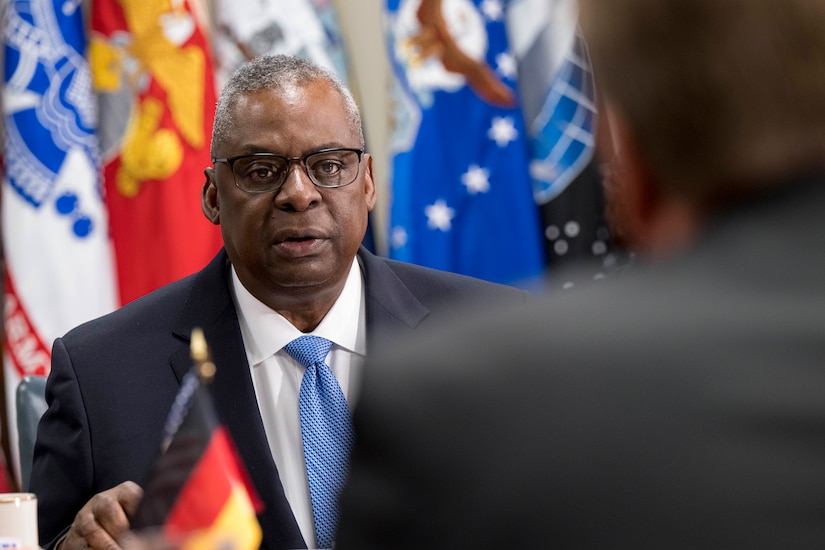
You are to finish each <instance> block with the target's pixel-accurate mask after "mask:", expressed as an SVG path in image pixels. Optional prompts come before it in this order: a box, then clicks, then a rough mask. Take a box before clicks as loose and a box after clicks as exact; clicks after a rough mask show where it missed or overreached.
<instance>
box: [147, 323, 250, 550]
mask: <svg viewBox="0 0 825 550" xmlns="http://www.w3.org/2000/svg"><path fill="white" fill-rule="evenodd" d="M192 355H193V359H194V362H195V365H194V367H193V368H192V370H191V371H190V372H189V373H188V374H187V375H186V376H185V377H184V379H183V382H182V384H181V389H180V391H179V392H178V395H177V397H176V399H175V402H174V403H173V405H172V409H171V411H170V413H169V416H168V418H167V421H166V426H165V427H164V436H163V444H162V449H161V454H160V456H159V457H158V459H157V461H156V462H155V464H154V465H153V467H152V470H151V473H150V476H149V480H148V481H147V482H146V483H145V484H144V491H145V493H144V497H143V500H142V501H141V503H140V506H139V508H138V510H137V512H136V513H135V517H134V518H133V520H132V528H133V529H135V530H137V531H142V530H147V529H159V530H160V533H161V535H162V536H163V537H164V539H166V540H167V541H169V542H171V543H173V544H174V545H175V546H176V547H180V548H183V549H185V550H206V549H216V548H222V549H223V548H232V549H233V550H246V549H250V550H252V549H256V548H258V547H259V546H260V543H261V537H262V534H261V527H260V525H259V524H258V520H257V517H256V512H257V511H259V510H260V507H261V504H260V501H259V499H258V497H257V495H256V493H255V491H254V489H253V488H252V486H251V484H250V482H249V480H248V477H247V474H246V471H245V469H244V466H243V463H242V461H241V459H240V457H239V456H238V454H237V452H236V450H235V447H234V444H233V443H232V440H231V438H230V436H229V434H228V432H227V431H226V429H225V428H224V427H223V426H222V425H221V424H220V422H219V420H218V417H217V413H216V411H215V408H214V404H213V403H212V399H211V396H210V394H209V391H208V390H207V387H206V386H205V383H207V382H208V381H210V380H211V378H212V376H213V375H214V368H215V367H214V364H213V363H212V362H211V360H210V359H209V356H208V351H207V348H206V342H205V340H204V339H203V334H202V333H201V332H200V330H199V329H196V330H195V331H193V334H192Z"/></svg>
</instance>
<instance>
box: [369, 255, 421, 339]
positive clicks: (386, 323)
mask: <svg viewBox="0 0 825 550" xmlns="http://www.w3.org/2000/svg"><path fill="white" fill-rule="evenodd" d="M358 261H359V262H360V264H361V268H362V269H363V271H364V280H365V282H366V284H365V288H366V292H365V294H366V316H367V352H368V353H369V352H370V351H372V350H373V349H374V347H375V342H376V341H380V339H381V337H382V336H381V335H383V334H384V333H387V332H393V333H399V332H402V333H403V332H404V331H409V330H412V329H414V328H416V327H417V326H418V325H419V324H420V323H421V322H422V321H423V320H424V319H425V318H426V317H427V316H428V315H429V314H430V310H429V309H428V308H427V307H426V306H425V305H424V304H422V303H421V301H420V300H419V299H418V298H417V297H416V296H415V294H413V293H412V291H411V290H410V289H409V288H408V287H407V285H406V284H404V282H403V281H401V279H399V278H398V276H397V275H396V274H395V272H394V271H393V270H392V269H391V268H390V267H389V265H388V264H387V261H386V260H384V259H383V258H379V257H377V256H375V255H373V254H372V253H370V252H369V251H368V250H367V249H365V248H364V247H361V250H359V251H358Z"/></svg>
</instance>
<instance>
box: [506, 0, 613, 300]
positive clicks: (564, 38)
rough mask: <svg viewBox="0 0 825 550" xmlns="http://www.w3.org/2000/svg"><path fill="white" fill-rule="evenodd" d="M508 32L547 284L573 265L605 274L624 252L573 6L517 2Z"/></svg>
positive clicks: (569, 0)
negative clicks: (597, 152)
mask: <svg viewBox="0 0 825 550" xmlns="http://www.w3.org/2000/svg"><path fill="white" fill-rule="evenodd" d="M508 28H509V30H510V36H512V37H513V50H514V53H515V56H516V60H517V66H518V74H519V79H518V80H519V89H520V91H521V94H522V99H523V104H522V106H523V110H524V117H525V120H526V124H527V129H528V145H529V151H530V176H531V180H532V184H533V192H534V195H535V199H536V202H537V203H538V204H539V205H540V206H539V208H540V212H541V220H542V228H543V234H544V247H545V253H546V257H547V259H548V260H547V261H548V273H549V274H550V277H549V279H550V280H551V281H553V280H555V276H556V275H557V274H560V275H563V276H566V275H567V273H568V272H570V271H569V270H567V269H566V268H568V267H573V266H574V265H575V267H577V268H579V271H576V273H588V274H589V275H588V276H592V277H596V278H598V277H601V276H603V275H604V274H606V273H607V272H610V271H612V270H613V269H614V268H616V267H617V266H618V264H619V263H621V260H620V258H621V252H620V251H618V250H617V249H616V247H615V246H614V245H613V241H612V239H611V235H610V231H609V230H608V227H607V222H606V218H605V214H604V206H605V203H604V196H603V192H602V181H601V174H600V173H599V170H598V166H597V165H596V163H595V162H594V160H593V153H594V149H595V132H596V117H597V107H596V90H595V84H594V80H593V73H592V70H591V67H590V59H589V56H588V53H587V46H586V44H585V42H584V40H583V38H582V36H581V34H580V32H579V29H578V10H577V5H576V2H575V0H551V1H548V0H513V2H512V3H511V7H510V10H509V13H508ZM583 264H586V265H587V266H588V267H587V269H584V267H583ZM559 282H560V284H562V285H564V284H569V283H570V281H567V280H566V279H564V278H562V279H559Z"/></svg>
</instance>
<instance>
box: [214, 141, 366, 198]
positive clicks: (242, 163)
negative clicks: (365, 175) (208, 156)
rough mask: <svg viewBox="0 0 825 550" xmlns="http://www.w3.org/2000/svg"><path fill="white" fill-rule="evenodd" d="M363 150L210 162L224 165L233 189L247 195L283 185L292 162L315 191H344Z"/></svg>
mask: <svg viewBox="0 0 825 550" xmlns="http://www.w3.org/2000/svg"><path fill="white" fill-rule="evenodd" d="M363 154H364V150H363V149H349V148H341V149H323V150H321V151H316V152H314V153H310V154H309V155H306V156H303V157H283V156H281V155H276V154H275V153H254V154H251V155H239V156H237V157H228V158H222V159H217V158H213V159H212V164H216V163H218V162H225V163H226V164H228V165H229V169H230V170H232V175H233V176H234V177H235V186H237V187H238V189H241V190H243V191H246V192H247V193H267V192H269V191H275V190H276V189H278V188H279V187H281V186H282V185H283V184H284V182H285V181H286V178H287V175H288V174H289V169H290V166H291V165H292V162H300V163H301V164H303V165H304V170H305V171H306V174H307V176H309V181H311V182H312V183H313V185H317V186H318V187H327V188H330V187H344V186H345V185H349V184H350V183H352V182H354V181H355V180H356V179H357V178H358V172H359V171H360V168H361V155H363Z"/></svg>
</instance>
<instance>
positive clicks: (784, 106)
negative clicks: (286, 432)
mask: <svg viewBox="0 0 825 550" xmlns="http://www.w3.org/2000/svg"><path fill="white" fill-rule="evenodd" d="M580 9H581V24H582V28H583V31H584V35H585V37H586V39H587V40H588V42H589V46H590V51H591V55H592V59H593V63H594V67H595V70H596V73H595V74H596V77H597V83H599V85H600V90H601V94H602V98H603V99H604V101H605V105H606V109H607V110H606V113H607V116H608V117H609V119H610V134H609V136H610V137H611V138H612V139H613V144H614V146H615V150H616V151H617V154H618V155H619V157H618V159H617V160H618V167H619V168H620V169H619V170H618V171H617V172H615V173H614V177H615V178H617V179H616V180H615V181H614V182H613V184H612V185H614V186H618V188H619V189H618V190H619V192H620V193H621V196H622V199H623V201H624V203H625V204H624V207H625V209H624V210H622V211H620V212H616V213H615V214H616V215H618V218H617V219H616V221H617V222H618V223H622V224H624V226H623V229H624V230H626V231H627V232H626V236H630V237H632V239H631V240H632V242H634V243H635V246H636V247H637V250H638V252H639V255H640V257H642V261H640V263H639V265H636V266H634V267H631V268H629V269H628V270H627V271H625V272H624V273H623V274H621V275H620V276H618V277H617V278H615V279H611V280H606V281H603V282H601V283H599V284H597V285H592V286H590V287H588V288H578V289H574V290H572V291H570V292H568V293H565V294H563V295H556V296H551V297H548V298H547V299H546V301H541V302H538V303H532V304H530V305H529V306H528V307H526V308H512V309H506V308H505V309H501V310H496V311H494V312H492V313H491V312H486V313H485V314H484V315H475V316H472V315H467V316H464V317H463V318H461V321H460V322H458V323H454V325H453V326H452V328H449V327H439V328H438V329H437V330H433V331H429V330H428V331H425V333H424V334H420V335H418V336H416V337H415V338H414V339H413V340H412V341H409V342H407V343H400V344H399V345H398V346H395V347H394V348H392V349H391V350H389V351H384V352H379V353H376V354H373V355H371V356H370V359H369V360H368V367H369V368H368V369H367V370H366V372H367V375H366V378H365V385H364V394H363V395H364V399H363V400H361V401H360V402H359V405H358V408H357V409H356V412H355V426H356V433H357V435H358V439H357V442H356V446H355V450H354V452H353V458H352V469H351V475H350V481H349V485H348V486H347V487H346V488H345V490H344V493H343V496H342V517H341V525H340V530H339V533H338V543H339V544H338V548H339V550H348V549H353V550H354V549H358V550H371V549H378V548H381V549H385V548H394V549H401V548H404V549H406V548H409V549H413V548H415V549H419V548H428V549H438V548H473V549H481V548H490V549H501V548H519V549H527V548H611V549H617V548H620V549H625V548H627V549H631V548H633V549H638V548H656V549H664V548H667V549H673V548H696V549H699V548H702V549H704V548H726V549H727V548H748V549H753V548H822V547H825V521H823V518H825V515H823V510H824V509H825V496H823V495H825V444H824V443H823V441H825V439H823V437H825V251H824V249H823V243H825V240H823V235H825V216H823V212H825V2H821V1H811V0H785V1H783V2H776V1H775V0H580ZM604 114H605V113H603V115H604ZM603 118H604V116H603ZM603 137H605V136H604V135H603ZM603 153H604V151H603ZM628 216H629V217H628ZM654 259H655V260H656V261H653V260H654Z"/></svg>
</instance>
